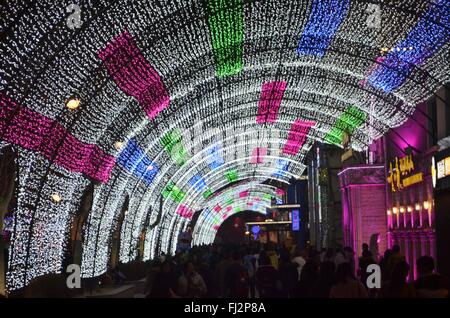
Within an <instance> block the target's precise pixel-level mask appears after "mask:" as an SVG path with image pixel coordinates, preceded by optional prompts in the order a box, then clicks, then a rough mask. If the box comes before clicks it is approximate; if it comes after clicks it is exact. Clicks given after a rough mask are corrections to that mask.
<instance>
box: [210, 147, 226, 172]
mask: <svg viewBox="0 0 450 318" xmlns="http://www.w3.org/2000/svg"><path fill="white" fill-rule="evenodd" d="M206 155H207V156H211V157H209V158H208V163H209V166H210V167H211V170H214V169H217V168H219V167H221V166H222V165H223V164H224V160H223V157H222V155H221V154H220V146H219V145H217V144H215V145H212V146H211V147H210V148H208V149H207V150H206Z"/></svg>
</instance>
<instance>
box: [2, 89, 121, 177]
mask: <svg viewBox="0 0 450 318" xmlns="http://www.w3.org/2000/svg"><path fill="white" fill-rule="evenodd" d="M0 139H3V140H6V141H8V142H11V143H13V144H16V145H18V146H21V147H23V148H25V149H28V150H31V151H36V152H39V153H41V154H42V156H44V157H45V158H46V159H48V160H49V161H52V162H53V163H54V164H56V165H58V166H61V167H63V168H65V169H67V170H69V171H72V172H79V173H83V174H85V175H87V176H89V177H92V178H93V179H95V180H98V181H101V182H107V181H108V179H109V176H110V174H111V170H112V168H113V167H114V164H115V158H114V157H113V156H110V155H108V154H107V153H105V152H104V151H103V150H101V149H100V148H99V147H97V146H96V145H93V144H86V143H83V142H81V141H79V140H78V139H76V138H75V137H74V136H72V135H71V134H70V133H69V132H68V131H67V130H66V129H65V128H64V127H63V126H61V125H60V124H59V123H57V122H55V121H54V120H52V119H49V118H47V117H45V116H43V115H41V114H39V113H37V112H34V111H32V110H30V109H28V108H27V107H21V106H19V105H18V104H17V103H16V102H14V101H13V100H11V99H9V98H8V97H6V96H4V95H2V94H0Z"/></svg>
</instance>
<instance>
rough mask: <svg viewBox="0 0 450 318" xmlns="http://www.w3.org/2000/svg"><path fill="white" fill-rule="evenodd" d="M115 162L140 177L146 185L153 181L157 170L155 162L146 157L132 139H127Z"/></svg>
mask: <svg viewBox="0 0 450 318" xmlns="http://www.w3.org/2000/svg"><path fill="white" fill-rule="evenodd" d="M117 163H118V164H119V165H121V166H122V167H123V168H124V169H125V170H127V171H129V172H130V173H132V174H134V175H135V176H136V177H138V178H140V179H142V180H143V181H144V182H145V183H146V184H147V185H150V184H151V183H152V182H153V180H154V179H155V177H156V174H157V173H158V171H159V169H158V166H157V165H156V163H154V162H153V161H152V160H150V158H148V157H147V155H146V154H145V152H144V151H143V150H142V149H141V148H140V147H139V146H138V144H137V143H136V141H135V140H134V139H131V140H130V141H128V143H127V145H126V147H125V148H124V149H123V150H122V151H121V153H120V155H119V157H118V158H117Z"/></svg>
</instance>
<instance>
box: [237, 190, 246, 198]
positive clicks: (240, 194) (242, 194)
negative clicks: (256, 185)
mask: <svg viewBox="0 0 450 318" xmlns="http://www.w3.org/2000/svg"><path fill="white" fill-rule="evenodd" d="M246 196H248V190H245V191H242V192H240V193H239V197H240V198H245V197H246Z"/></svg>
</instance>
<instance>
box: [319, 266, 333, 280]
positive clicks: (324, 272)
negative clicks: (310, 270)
mask: <svg viewBox="0 0 450 318" xmlns="http://www.w3.org/2000/svg"><path fill="white" fill-rule="evenodd" d="M335 271H336V266H335V265H334V262H330V261H326V262H323V263H322V264H321V265H320V278H321V279H322V280H324V281H328V282H333V281H334V273H335Z"/></svg>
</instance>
